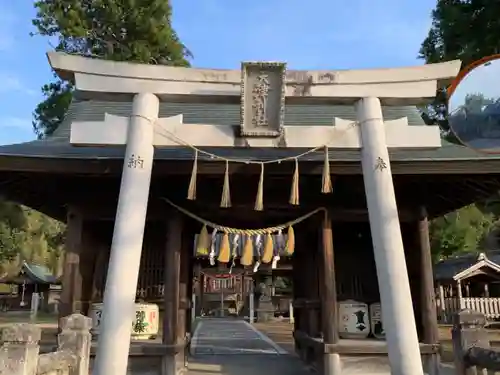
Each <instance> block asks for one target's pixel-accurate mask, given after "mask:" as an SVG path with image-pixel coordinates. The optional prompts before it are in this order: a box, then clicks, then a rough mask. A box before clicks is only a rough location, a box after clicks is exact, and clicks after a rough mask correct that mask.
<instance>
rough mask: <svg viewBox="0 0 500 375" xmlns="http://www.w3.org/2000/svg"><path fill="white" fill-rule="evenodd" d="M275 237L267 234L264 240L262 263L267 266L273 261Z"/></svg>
mask: <svg viewBox="0 0 500 375" xmlns="http://www.w3.org/2000/svg"><path fill="white" fill-rule="evenodd" d="M273 250H274V244H273V237H272V236H271V234H270V233H268V234H266V238H265V240H264V251H263V253H262V263H264V264H267V263H269V262H271V261H272V260H273Z"/></svg>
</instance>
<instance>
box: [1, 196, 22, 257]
mask: <svg viewBox="0 0 500 375" xmlns="http://www.w3.org/2000/svg"><path fill="white" fill-rule="evenodd" d="M26 227H27V219H26V216H25V212H24V210H23V208H22V207H21V206H19V205H17V204H15V203H12V202H8V201H6V200H4V199H0V264H2V263H7V262H11V261H13V260H14V259H15V258H16V257H17V255H18V254H19V253H20V252H21V250H22V248H23V245H24V243H25V242H26Z"/></svg>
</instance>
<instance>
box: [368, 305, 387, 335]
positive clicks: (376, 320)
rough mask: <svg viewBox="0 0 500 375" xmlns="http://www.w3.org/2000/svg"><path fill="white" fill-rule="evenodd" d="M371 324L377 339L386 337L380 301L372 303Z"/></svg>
mask: <svg viewBox="0 0 500 375" xmlns="http://www.w3.org/2000/svg"><path fill="white" fill-rule="evenodd" d="M370 326H371V329H372V335H373V336H375V337H376V338H377V339H385V331H384V323H383V322H382V305H381V304H380V302H376V303H372V304H371V305H370Z"/></svg>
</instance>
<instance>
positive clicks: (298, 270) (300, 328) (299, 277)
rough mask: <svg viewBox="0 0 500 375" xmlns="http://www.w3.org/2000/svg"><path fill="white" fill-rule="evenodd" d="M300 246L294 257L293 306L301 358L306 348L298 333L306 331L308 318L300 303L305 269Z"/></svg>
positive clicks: (294, 327)
mask: <svg viewBox="0 0 500 375" xmlns="http://www.w3.org/2000/svg"><path fill="white" fill-rule="evenodd" d="M301 255H302V254H301V252H300V247H298V248H296V250H295V252H294V254H293V257H292V267H293V268H292V281H293V306H294V322H293V331H294V342H295V346H294V347H295V352H296V353H297V355H298V356H299V357H300V358H301V359H303V360H304V359H305V358H304V352H303V351H304V349H305V348H303V347H302V344H301V341H300V339H299V337H298V335H299V334H300V333H302V332H304V329H305V326H304V323H306V320H305V319H304V308H303V306H302V304H301V303H300V302H301V301H302V300H303V298H304V290H305V288H304V280H305V276H304V270H303V264H302V259H301Z"/></svg>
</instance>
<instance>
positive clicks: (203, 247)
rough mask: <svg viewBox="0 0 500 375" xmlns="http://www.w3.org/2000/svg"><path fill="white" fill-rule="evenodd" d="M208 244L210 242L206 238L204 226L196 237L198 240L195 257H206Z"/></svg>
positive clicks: (205, 227) (206, 231) (206, 233)
mask: <svg viewBox="0 0 500 375" xmlns="http://www.w3.org/2000/svg"><path fill="white" fill-rule="evenodd" d="M210 244H211V241H210V238H209V236H208V230H207V226H206V225H204V226H203V228H201V232H200V234H199V235H198V240H197V241H196V255H197V256H202V255H208V249H209V248H210Z"/></svg>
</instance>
